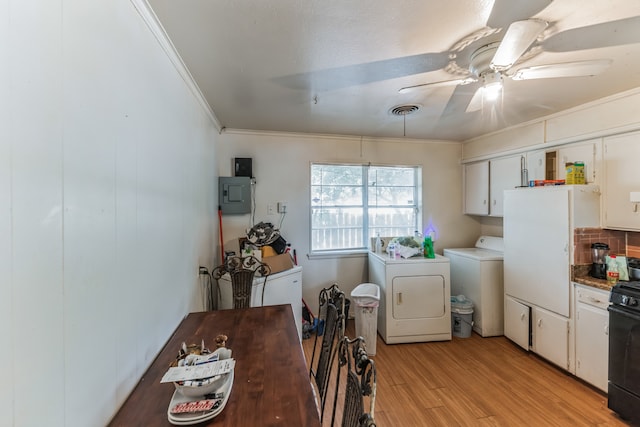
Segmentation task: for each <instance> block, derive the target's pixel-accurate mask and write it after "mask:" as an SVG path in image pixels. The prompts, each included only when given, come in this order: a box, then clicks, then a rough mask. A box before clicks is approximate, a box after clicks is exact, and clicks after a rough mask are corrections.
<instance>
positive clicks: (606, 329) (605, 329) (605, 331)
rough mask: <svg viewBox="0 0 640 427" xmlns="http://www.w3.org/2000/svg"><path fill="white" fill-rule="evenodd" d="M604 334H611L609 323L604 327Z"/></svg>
mask: <svg viewBox="0 0 640 427" xmlns="http://www.w3.org/2000/svg"><path fill="white" fill-rule="evenodd" d="M604 334H605V335H609V325H607V326H605V327H604Z"/></svg>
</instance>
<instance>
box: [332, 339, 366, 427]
mask: <svg viewBox="0 0 640 427" xmlns="http://www.w3.org/2000/svg"><path fill="white" fill-rule="evenodd" d="M338 366H339V369H338V376H337V378H336V392H335V395H334V403H333V414H332V417H331V425H332V426H333V425H334V423H335V416H336V407H337V406H338V396H344V402H343V411H342V423H341V426H342V427H374V426H375V425H376V424H375V421H374V418H373V412H374V407H375V400H376V367H375V363H374V362H373V360H371V359H369V356H368V355H367V349H366V345H365V342H364V338H362V337H358V338H356V339H353V340H350V339H349V338H348V337H344V338H343V339H342V341H340V346H339V347H338ZM342 378H345V380H346V384H345V389H344V393H343V394H340V393H339V388H340V380H341V379H342ZM365 399H368V400H369V405H368V408H367V409H368V412H366V411H365Z"/></svg>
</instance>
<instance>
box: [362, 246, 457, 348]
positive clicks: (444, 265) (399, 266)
mask: <svg viewBox="0 0 640 427" xmlns="http://www.w3.org/2000/svg"><path fill="white" fill-rule="evenodd" d="M369 282H371V283H375V284H376V285H378V286H380V306H379V307H378V319H377V320H378V325H377V326H378V333H379V334H380V336H381V337H382V339H383V340H384V342H385V343H387V344H398V343H413V342H426V341H446V340H450V339H451V291H450V280H449V260H448V259H447V258H445V257H443V256H441V255H437V254H436V257H435V258H433V259H430V258H424V257H411V258H406V259H405V258H393V259H391V258H389V256H388V255H387V254H386V253H384V252H373V251H372V252H369Z"/></svg>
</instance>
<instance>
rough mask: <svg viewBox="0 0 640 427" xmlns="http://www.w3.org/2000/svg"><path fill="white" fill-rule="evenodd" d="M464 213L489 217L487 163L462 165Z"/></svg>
mask: <svg viewBox="0 0 640 427" xmlns="http://www.w3.org/2000/svg"><path fill="white" fill-rule="evenodd" d="M464 213H466V214H470V215H489V162H488V161H484V162H477V163H469V164H466V165H464Z"/></svg>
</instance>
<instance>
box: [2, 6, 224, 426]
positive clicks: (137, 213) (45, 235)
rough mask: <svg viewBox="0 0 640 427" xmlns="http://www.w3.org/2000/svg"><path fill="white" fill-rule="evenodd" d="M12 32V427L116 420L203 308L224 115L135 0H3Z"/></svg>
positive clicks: (8, 339)
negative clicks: (200, 92)
mask: <svg viewBox="0 0 640 427" xmlns="http://www.w3.org/2000/svg"><path fill="white" fill-rule="evenodd" d="M0 38H1V39H2V40H5V41H8V42H7V43H0V82H1V83H0V337H1V339H2V343H3V347H4V349H5V350H4V351H2V352H0V367H1V368H0V372H1V373H2V379H3V380H2V386H0V425H3V426H4V425H7V426H8V425H16V426H42V425H46V426H99V425H104V424H106V423H107V422H108V421H109V419H110V418H111V417H112V416H113V415H114V413H115V412H116V411H117V409H118V407H119V406H120V404H121V403H122V402H123V401H124V399H126V397H127V395H128V394H129V392H130V391H131V390H132V388H133V386H134V385H135V384H136V382H137V381H138V380H139V378H140V376H141V375H142V374H143V372H144V371H145V370H146V368H147V366H148V365H149V364H150V363H151V361H152V360H153V358H154V357H155V355H156V354H157V352H158V351H159V349H160V348H161V347H162V345H164V343H165V342H166V340H167V339H168V338H169V336H170V335H171V333H172V332H173V330H174V329H175V327H176V325H177V324H178V323H179V321H180V320H181V319H182V317H183V316H184V315H186V314H187V313H188V312H189V311H195V310H200V309H201V307H202V306H201V301H200V298H199V295H200V289H199V286H200V281H199V278H198V266H199V265H204V266H207V267H208V268H211V267H212V265H213V264H214V245H215V241H216V236H217V223H216V221H215V218H216V214H217V213H216V208H217V200H216V198H217V185H216V184H217V179H216V177H217V175H218V173H217V170H216V167H215V164H216V158H215V144H216V139H217V137H218V133H217V129H216V125H215V123H214V120H212V118H211V115H210V114H209V113H208V112H207V111H205V110H204V109H203V108H202V104H201V102H200V101H199V100H198V99H196V96H194V93H193V91H192V90H191V89H190V88H189V87H188V86H187V85H186V84H185V81H184V80H183V78H182V77H181V75H180V74H179V73H178V71H177V70H176V68H175V67H174V65H173V64H172V63H171V61H170V60H169V59H168V57H167V54H166V52H165V51H164V50H163V48H162V47H161V45H160V43H159V42H158V40H157V39H156V38H155V36H154V35H153V34H152V33H151V31H150V30H149V28H148V27H147V25H145V22H144V21H143V19H142V18H141V16H140V15H139V14H138V13H137V11H136V9H135V8H134V6H133V5H132V3H131V2H130V1H129V0H112V1H109V2H85V1H80V0H71V1H64V2H63V1H62V0H57V1H54V0H36V1H29V2H24V1H18V0H0Z"/></svg>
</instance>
